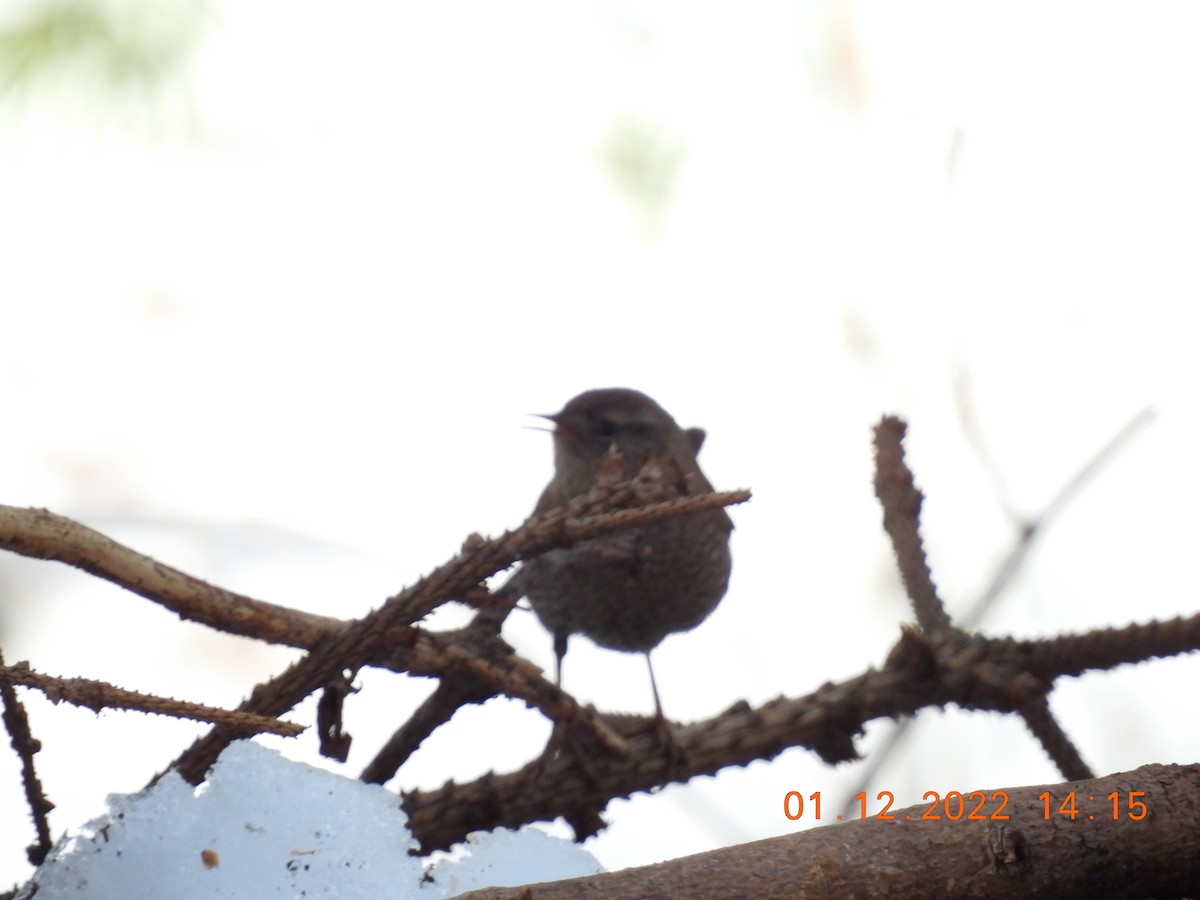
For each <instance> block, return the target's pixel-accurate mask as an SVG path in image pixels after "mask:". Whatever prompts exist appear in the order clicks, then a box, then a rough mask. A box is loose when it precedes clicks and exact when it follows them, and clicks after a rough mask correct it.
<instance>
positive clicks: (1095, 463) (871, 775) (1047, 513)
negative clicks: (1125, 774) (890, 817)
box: [843, 379, 1155, 813]
mask: <svg viewBox="0 0 1200 900" xmlns="http://www.w3.org/2000/svg"><path fill="white" fill-rule="evenodd" d="M959 385H960V386H959V412H960V415H961V417H962V423H963V431H964V432H965V433H966V434H967V438H968V440H969V441H970V442H971V445H972V446H973V447H974V448H975V452H976V453H977V454H978V456H979V458H980V459H981V460H982V461H983V462H984V464H985V466H986V467H987V469H988V471H989V472H990V473H991V475H992V479H993V481H995V482H996V484H997V491H998V495H999V497H1000V501H1001V504H1002V505H1003V506H1004V508H1005V509H1006V510H1007V511H1008V513H1009V517H1010V518H1012V520H1013V521H1014V522H1016V523H1018V526H1019V529H1018V535H1017V538H1016V541H1015V542H1014V543H1013V546H1012V548H1011V549H1010V550H1009V552H1008V554H1007V555H1006V556H1005V558H1004V560H1003V561H1002V562H1001V564H1000V565H999V567H998V568H997V570H996V574H995V575H994V576H993V578H992V580H991V582H990V583H989V584H988V586H987V588H986V589H985V590H984V592H983V593H982V594H981V595H980V596H979V599H977V600H976V601H975V603H974V604H972V606H971V608H970V609H969V610H968V611H967V612H966V613H965V614H964V615H963V616H962V628H963V629H964V630H966V631H970V630H973V629H974V628H975V627H976V626H977V625H978V624H979V623H980V622H981V621H982V620H983V618H984V616H985V615H986V614H987V611H988V610H989V609H990V608H991V606H992V604H993V603H994V602H995V601H996V599H997V598H998V597H999V596H1000V594H1001V593H1002V592H1003V591H1004V589H1005V588H1006V587H1008V585H1009V584H1010V583H1011V582H1012V579H1013V578H1014V577H1015V576H1016V574H1017V572H1018V571H1019V570H1020V568H1021V566H1022V564H1023V563H1024V562H1025V559H1026V558H1027V556H1028V554H1029V552H1030V551H1031V550H1032V548H1033V546H1034V543H1035V541H1036V539H1037V538H1038V537H1039V536H1040V535H1041V534H1043V533H1044V532H1045V530H1046V528H1047V527H1048V526H1049V525H1050V524H1051V523H1052V522H1053V521H1054V520H1055V519H1057V517H1058V516H1059V514H1061V513H1062V511H1063V510H1064V509H1066V508H1067V506H1068V505H1069V503H1070V501H1071V500H1073V499H1074V498H1075V497H1076V496H1077V495H1078V493H1079V492H1080V491H1081V490H1082V489H1083V488H1084V487H1086V486H1087V485H1088V483H1090V482H1091V481H1092V480H1093V479H1094V478H1095V477H1096V475H1097V474H1099V472H1100V470H1101V469H1102V468H1103V467H1104V466H1105V465H1107V464H1108V463H1110V462H1111V461H1112V460H1113V459H1114V458H1115V457H1116V455H1117V454H1118V453H1119V452H1120V451H1122V450H1124V449H1125V447H1127V446H1128V445H1129V442H1130V441H1132V440H1133V438H1134V437H1136V436H1137V435H1138V433H1140V432H1141V431H1142V430H1144V429H1145V428H1147V427H1148V426H1149V425H1150V424H1151V423H1152V422H1153V421H1154V415H1155V414H1154V410H1152V409H1150V408H1148V407H1147V408H1146V409H1143V410H1141V411H1140V412H1138V413H1137V415H1135V416H1134V417H1133V418H1132V419H1130V420H1129V422H1127V423H1126V424H1125V425H1124V427H1122V428H1121V430H1120V431H1118V432H1117V433H1116V434H1115V435H1113V436H1112V438H1110V439H1109V441H1108V443H1106V444H1105V445H1104V446H1103V447H1102V448H1100V450H1098V451H1097V452H1096V454H1095V455H1094V456H1093V457H1092V458H1091V459H1090V460H1089V461H1088V462H1087V463H1085V464H1084V465H1083V466H1082V467H1081V468H1080V469H1079V471H1078V472H1076V473H1075V475H1074V476H1072V477H1071V479H1070V480H1069V481H1068V482H1067V483H1066V484H1064V485H1063V486H1062V487H1061V488H1060V489H1059V490H1058V492H1057V493H1056V494H1055V495H1054V497H1053V498H1052V499H1051V500H1050V502H1049V503H1048V504H1046V506H1045V507H1044V508H1043V509H1042V511H1041V512H1040V513H1039V514H1038V515H1036V516H1035V517H1034V518H1033V519H1030V520H1027V521H1023V520H1021V519H1020V517H1018V516H1017V514H1016V513H1015V512H1014V511H1013V510H1012V508H1011V507H1010V505H1009V503H1008V500H1007V496H1006V492H1005V491H1003V490H1002V486H1003V479H1002V477H1001V473H1000V469H999V466H997V464H996V462H995V460H994V459H993V457H992V455H991V453H990V452H989V451H988V448H987V445H986V443H985V442H984V441H983V439H982V437H981V432H980V429H979V426H978V423H977V422H976V421H975V418H974V416H973V414H972V409H971V405H970V404H969V403H968V402H967V399H966V396H965V383H964V382H963V381H962V380H961V379H960V382H959ZM1026 722H1027V724H1029V725H1030V728H1031V730H1032V729H1033V728H1034V725H1033V723H1031V722H1029V720H1028V719H1027V720H1026ZM1045 724H1046V723H1045V722H1042V723H1040V725H1045ZM912 725H913V720H912V719H903V720H901V721H899V722H897V723H896V724H895V726H894V727H893V729H892V731H891V732H890V733H889V734H887V735H886V736H885V737H884V738H883V739H882V741H881V742H880V744H879V745H878V746H877V747H876V748H875V749H874V751H873V752H872V753H871V758H870V760H869V761H868V762H867V764H866V766H865V767H864V768H863V770H862V772H861V773H860V776H859V779H858V781H857V783H856V784H855V785H854V786H853V787H852V788H851V789H850V790H849V791H848V792H847V794H846V796H848V797H854V796H856V795H857V794H858V793H860V792H861V791H865V790H866V789H867V786H868V785H869V784H870V783H871V782H872V781H874V779H875V777H876V775H878V773H879V771H880V770H881V769H882V768H883V766H884V765H885V764H886V762H887V761H888V760H889V759H890V758H891V757H892V756H893V755H895V753H896V752H898V750H899V748H900V746H901V745H902V744H903V742H904V740H905V738H906V736H907V735H908V733H909V730H910V729H911V728H912ZM1054 728H1055V730H1056V731H1057V732H1058V734H1059V735H1061V740H1064V741H1067V743H1068V744H1069V740H1067V738H1066V735H1065V734H1064V733H1063V732H1062V730H1061V728H1058V726H1057V723H1055V724H1054ZM1035 733H1036V731H1035ZM1072 750H1074V748H1072ZM1070 755H1071V754H1064V756H1063V760H1064V763H1067V765H1068V768H1065V769H1063V768H1060V771H1061V772H1062V773H1063V777H1065V778H1072V777H1080V775H1079V774H1072V773H1083V772H1086V771H1088V769H1087V766H1086V765H1085V764H1084V763H1083V760H1082V758H1081V757H1080V756H1079V754H1078V751H1074V757H1075V759H1076V760H1077V761H1078V767H1077V766H1076V765H1075V764H1074V763H1070V762H1068V760H1069V758H1070ZM1055 756H1056V754H1055V752H1051V757H1052V758H1055ZM852 809H853V804H852V803H851V802H850V801H847V805H846V806H845V807H844V809H843V813H845V812H848V811H851V810H852Z"/></svg>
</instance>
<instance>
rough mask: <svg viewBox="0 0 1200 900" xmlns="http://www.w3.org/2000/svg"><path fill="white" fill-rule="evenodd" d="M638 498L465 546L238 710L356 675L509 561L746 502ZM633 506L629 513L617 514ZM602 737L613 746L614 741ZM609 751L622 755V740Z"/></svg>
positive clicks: (204, 743)
mask: <svg viewBox="0 0 1200 900" xmlns="http://www.w3.org/2000/svg"><path fill="white" fill-rule="evenodd" d="M637 495H638V485H637V484H636V483H635V482H623V483H621V484H618V485H616V486H614V487H611V488H596V489H593V490H592V491H590V492H589V493H588V494H587V495H586V496H584V497H581V498H577V500H573V501H571V502H570V503H568V504H567V505H566V506H563V507H559V508H558V509H554V510H551V511H550V512H548V513H544V514H542V515H540V516H535V517H533V518H531V519H529V520H528V521H526V522H525V523H524V524H523V525H521V526H520V527H518V528H516V529H514V530H513V531H509V532H506V533H505V534H503V535H501V536H500V537H498V538H495V539H493V540H490V541H488V540H484V539H482V538H474V539H471V540H468V542H467V545H466V546H465V547H464V548H463V551H462V552H461V553H460V554H459V555H458V556H456V557H455V558H454V559H452V560H450V561H449V562H447V563H445V564H444V565H442V566H440V567H439V568H437V569H435V570H434V571H433V572H432V573H430V574H429V575H427V576H426V577H424V578H422V579H421V580H420V581H418V582H417V583H416V584H414V585H413V586H411V587H409V588H406V589H405V590H403V591H401V592H400V593H399V594H396V595H395V596H394V597H391V598H389V599H388V600H387V602H386V603H384V604H383V606H381V607H380V608H379V609H378V610H376V611H375V612H372V613H370V614H369V615H367V616H366V617H364V618H362V619H359V620H356V621H355V622H352V623H351V624H350V625H349V626H347V627H345V628H343V629H341V630H340V631H339V632H337V633H336V634H333V635H330V636H329V637H327V638H324V639H322V640H320V641H318V642H317V643H316V644H315V645H314V646H313V647H312V649H311V651H310V652H309V654H308V655H307V656H305V657H304V658H303V659H301V660H299V661H298V662H296V663H294V664H293V665H292V666H290V667H289V668H288V669H286V670H285V671H284V672H282V673H281V674H280V675H278V676H276V677H275V678H273V679H271V680H270V681H268V682H265V683H264V684H261V685H259V686H258V687H256V688H255V689H254V692H253V693H252V694H251V696H250V698H249V699H248V700H246V701H245V702H244V703H242V705H241V706H240V707H239V708H240V709H242V710H243V711H245V712H255V713H258V714H260V715H280V714H282V713H284V712H286V711H287V710H289V709H291V708H292V707H293V706H295V705H296V704H297V703H299V702H300V701H301V700H303V699H304V698H305V697H307V696H308V695H309V694H310V693H312V692H313V691H315V690H316V689H317V688H319V687H320V686H321V685H322V684H323V683H325V682H326V681H328V680H329V679H330V678H332V677H333V675H334V674H335V673H337V672H338V671H341V670H342V669H357V668H359V667H360V666H361V665H364V664H366V663H368V662H369V661H370V660H372V659H373V658H375V657H376V656H378V655H379V653H380V651H381V650H382V649H384V648H385V647H386V646H387V638H388V635H389V633H390V632H391V629H393V628H394V627H395V626H402V625H411V624H412V623H413V622H415V621H416V620H417V619H420V618H421V617H423V616H425V615H427V614H428V613H430V612H431V611H432V610H434V609H435V608H436V607H437V606H438V605H440V604H441V603H444V602H446V601H447V600H449V599H453V598H454V597H457V596H459V595H461V594H464V593H466V592H469V591H471V590H472V589H473V588H475V587H476V586H477V585H478V584H479V583H480V582H482V581H483V580H484V579H486V578H488V577H489V576H491V575H493V574H495V573H496V572H498V571H500V570H501V569H504V568H507V567H508V566H510V565H512V564H513V563H514V562H517V561H519V560H523V559H528V558H530V557H532V556H536V555H537V554H539V553H543V552H545V551H546V550H550V549H552V548H555V547H564V546H570V545H572V544H575V543H578V542H579V541H584V540H588V539H590V538H593V537H596V536H598V535H601V534H605V533H607V532H609V531H613V530H616V529H619V528H626V527H630V526H632V525H640V524H644V523H647V522H653V521H659V520H661V519H666V518H671V517H673V516H677V515H684V514H687V513H695V512H699V511H701V510H704V509H714V508H717V507H721V506H727V505H729V504H731V503H741V502H744V501H746V500H748V499H749V498H750V493H749V491H732V492H727V493H722V494H702V495H699V496H696V497H680V498H677V499H674V500H667V501H663V502H661V503H652V504H648V505H644V506H638V505H636V504H637ZM630 505H632V508H622V507H629V506H630ZM601 736H602V737H606V738H607V739H608V740H610V741H611V738H612V736H611V735H603V734H601ZM233 738H234V735H233V733H232V732H230V731H229V730H228V729H225V728H221V727H219V726H218V727H217V728H215V729H214V730H213V731H211V732H209V734H207V735H205V736H204V737H202V738H200V739H199V740H198V741H196V743H194V744H193V745H192V746H191V747H190V748H188V749H187V750H186V751H184V753H183V754H182V755H181V756H180V757H179V759H177V760H176V761H175V763H174V768H176V769H177V770H178V771H179V772H180V774H181V775H183V777H184V778H185V779H187V780H188V781H190V782H192V783H194V784H197V783H199V782H200V781H201V779H203V777H204V774H205V772H207V771H208V768H209V766H211V765H212V763H213V762H214V761H215V760H216V758H217V756H218V755H219V754H220V752H221V750H223V749H224V748H225V746H226V745H227V744H228V743H229V742H230V741H231V740H232V739H233ZM612 749H613V750H614V751H616V752H620V749H621V744H620V742H616V743H615V745H614V746H613V747H612Z"/></svg>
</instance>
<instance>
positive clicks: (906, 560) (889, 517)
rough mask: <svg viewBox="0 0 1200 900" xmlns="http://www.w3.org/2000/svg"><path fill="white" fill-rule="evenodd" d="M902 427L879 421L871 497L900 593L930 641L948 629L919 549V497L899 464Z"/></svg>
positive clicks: (888, 420) (896, 421) (887, 418)
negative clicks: (875, 500) (880, 509)
mask: <svg viewBox="0 0 1200 900" xmlns="http://www.w3.org/2000/svg"><path fill="white" fill-rule="evenodd" d="M907 427H908V426H907V425H905V423H904V422H903V421H901V420H900V419H898V418H897V417H895V416H884V417H883V419H881V420H880V422H879V424H878V425H876V426H875V496H877V497H878V498H879V503H880V505H881V506H882V507H883V527H884V530H885V531H887V533H888V537H890V538H891V539H892V548H893V549H894V550H895V552H896V563H897V565H898V566H899V567H900V577H901V579H902V580H903V581H904V589H905V592H906V593H907V594H908V598H909V600H911V601H912V605H913V611H914V612H915V613H916V616H917V622H918V624H920V626H921V628H922V629H923V630H924V631H925V632H926V633H927V634H930V635H936V634H940V633H942V632H944V631H949V630H950V629H951V628H952V627H953V626H952V625H951V623H950V617H949V616H948V615H946V607H945V604H943V603H942V600H941V598H940V597H938V595H937V588H936V587H934V584H933V574H932V573H931V572H930V571H929V563H928V562H927V561H926V559H925V548H924V546H923V545H922V543H921V528H920V525H921V503H922V501H923V500H924V497H923V496H922V494H921V492H920V491H919V490H918V489H917V487H916V485H915V484H914V483H913V474H912V472H911V471H910V470H909V468H908V465H907V464H906V463H905V462H904V444H903V441H904V433H905V431H906V429H907Z"/></svg>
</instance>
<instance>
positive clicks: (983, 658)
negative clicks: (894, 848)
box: [404, 614, 1200, 852]
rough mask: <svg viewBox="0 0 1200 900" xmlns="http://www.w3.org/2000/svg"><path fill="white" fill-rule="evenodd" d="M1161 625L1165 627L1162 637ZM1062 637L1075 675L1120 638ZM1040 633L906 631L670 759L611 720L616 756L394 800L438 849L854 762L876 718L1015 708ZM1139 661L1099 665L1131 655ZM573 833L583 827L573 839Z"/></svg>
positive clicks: (657, 740)
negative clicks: (863, 661) (807, 757)
mask: <svg viewBox="0 0 1200 900" xmlns="http://www.w3.org/2000/svg"><path fill="white" fill-rule="evenodd" d="M1167 631H1169V632H1170V633H1169V635H1168V633H1167ZM1122 632H1123V633H1124V634H1125V635H1126V638H1127V643H1129V644H1130V645H1133V646H1139V647H1141V648H1143V650H1144V649H1145V648H1146V645H1147V640H1148V639H1149V638H1150V637H1157V638H1159V639H1161V640H1162V643H1163V644H1164V645H1178V644H1181V643H1183V638H1184V637H1186V638H1187V641H1188V646H1189V649H1198V648H1200V614H1198V615H1196V616H1193V617H1191V618H1189V619H1185V620H1175V621H1174V622H1173V623H1172V627H1171V628H1170V629H1168V630H1166V631H1164V629H1162V627H1161V625H1160V623H1153V622H1152V623H1149V624H1147V625H1130V626H1128V627H1127V628H1125V629H1122ZM1074 641H1075V642H1074V643H1071V641H1070V640H1069V639H1066V638H1056V639H1054V640H1053V642H1052V643H1054V645H1055V646H1056V647H1057V649H1058V651H1059V652H1061V653H1063V654H1064V658H1063V659H1060V660H1059V661H1060V663H1064V662H1065V660H1070V662H1067V663H1066V664H1067V665H1068V666H1069V667H1070V668H1071V669H1072V673H1073V674H1078V673H1080V672H1082V671H1084V670H1086V669H1090V668H1097V666H1094V665H1091V664H1089V663H1088V662H1087V661H1085V659H1084V656H1085V655H1086V653H1087V652H1088V651H1092V650H1096V651H1102V650H1108V649H1109V648H1110V647H1112V646H1115V645H1117V644H1120V643H1123V642H1120V641H1112V642H1104V643H1102V644H1100V645H1096V644H1095V642H1093V641H1091V635H1086V634H1085V635H1079V636H1077V637H1076V638H1075V639H1074ZM1049 643H1051V642H1049V641H1015V640H1012V639H998V640H989V639H985V638H977V639H974V640H972V641H971V642H970V643H968V644H967V645H959V644H957V643H956V642H955V643H951V644H949V645H942V644H939V643H937V642H935V641H931V640H930V639H929V638H928V637H927V636H925V635H923V634H922V633H920V632H918V631H915V630H912V629H906V630H905V631H904V632H903V635H902V637H901V640H900V641H899V642H898V643H897V644H896V646H895V647H894V648H893V650H892V651H891V653H890V654H889V656H888V661H887V663H886V664H885V666H884V667H883V669H880V670H875V669H871V670H869V671H867V672H864V673H863V674H861V675H859V676H857V677H855V678H851V679H849V680H847V681H843V682H841V683H840V684H836V685H835V684H826V685H824V686H823V687H821V688H819V689H818V690H817V691H815V692H813V693H811V694H809V695H807V696H804V697H798V698H794V699H785V698H780V699H778V700H773V701H771V702H769V703H766V704H764V705H762V706H760V707H757V708H750V707H748V706H738V707H734V708H733V709H730V710H728V711H726V712H724V713H722V714H721V715H718V716H716V717H714V718H711V719H708V720H705V721H703V722H698V723H695V724H692V725H685V726H675V727H674V728H673V735H674V738H675V742H676V744H677V745H678V746H677V753H676V754H675V755H676V757H677V759H675V761H674V764H673V765H670V766H668V761H669V760H668V754H667V752H666V748H664V747H663V745H662V740H661V735H660V733H659V732H658V731H657V730H656V729H654V728H653V727H651V726H650V722H651V720H648V719H647V720H642V727H641V729H640V730H639V731H636V732H634V731H633V730H632V729H631V728H630V727H629V726H628V725H617V724H616V721H617V720H616V719H615V718H614V717H606V718H608V720H609V721H610V722H613V723H614V727H617V728H618V730H620V731H621V732H622V734H623V735H624V737H625V739H626V741H627V742H628V744H629V748H630V752H629V754H628V755H627V756H624V757H610V756H606V755H603V754H596V755H595V757H594V758H590V759H589V760H588V765H587V767H586V769H587V771H586V772H583V771H581V770H580V768H579V767H578V766H577V765H576V764H575V762H574V760H573V759H572V758H571V757H570V756H569V755H568V756H567V757H565V758H563V757H559V758H556V759H554V760H552V761H550V762H548V763H547V762H535V763H530V764H529V765H527V766H525V767H524V768H522V769H520V770H518V771H516V772H512V773H510V774H506V775H496V774H488V775H486V776H484V777H483V778H481V779H478V780H476V781H474V782H470V783H468V784H461V785H459V784H448V785H446V786H445V787H442V788H439V789H438V790H434V791H428V792H426V791H414V792H412V793H409V794H407V795H406V796H405V800H404V807H405V810H406V812H407V813H408V817H409V824H410V827H411V828H412V830H413V834H414V835H415V836H416V837H417V839H418V840H419V841H420V842H421V848H422V852H429V851H432V850H436V849H444V848H446V847H448V846H450V845H451V844H453V843H455V842H457V841H460V840H462V839H463V838H464V837H465V836H466V835H467V834H468V833H469V832H471V831H475V830H479V829H486V828H493V827H496V826H497V825H500V826H508V827H515V826H518V825H521V824H525V823H527V822H534V821H542V820H552V819H554V818H556V817H558V816H565V817H566V818H567V819H568V820H569V821H595V819H596V816H597V814H598V813H599V812H600V811H601V810H603V809H604V808H605V806H606V805H607V804H608V802H609V801H610V800H611V799H614V798H617V797H626V796H629V795H630V794H632V793H634V792H636V791H649V790H652V789H653V788H656V787H659V786H661V785H664V784H669V783H671V782H672V781H677V782H686V781H688V780H689V779H691V778H693V777H695V776H697V775H711V774H714V773H716V772H717V771H718V770H720V769H722V768H724V767H725V766H731V765H733V766H741V765H746V764H748V763H750V762H753V761H755V760H759V759H771V758H773V757H775V756H776V755H778V754H779V753H780V752H782V751H783V750H785V749H787V748H789V747H795V746H802V747H807V748H809V749H811V750H813V751H815V752H816V753H818V754H819V755H820V756H821V758H822V759H823V760H825V761H826V762H829V763H836V762H841V761H844V760H848V759H853V758H855V750H854V746H853V743H852V738H853V736H855V735H857V734H859V733H861V731H862V730H863V727H864V726H865V724H866V723H867V722H868V721H870V720H871V719H875V718H898V717H901V716H908V715H912V714H914V713H916V712H917V711H918V710H921V709H923V708H925V707H941V706H945V705H947V704H949V703H954V704H957V705H959V706H961V707H963V708H965V709H972V710H995V711H998V712H1015V711H1020V710H1022V709H1025V708H1026V707H1028V706H1029V704H1030V703H1031V702H1032V701H1035V700H1038V699H1039V698H1041V697H1043V696H1044V694H1045V692H1046V690H1048V688H1049V686H1050V685H1051V684H1052V682H1053V680H1054V678H1055V677H1056V676H1058V675H1059V674H1061V671H1062V670H1061V668H1055V667H1053V666H1051V665H1050V662H1051V660H1052V657H1051V655H1050V654H1048V653H1047V652H1046V646H1047V644H1049ZM1142 658H1145V657H1144V655H1143V656H1136V655H1133V654H1129V655H1128V658H1126V659H1121V660H1114V659H1112V658H1111V657H1108V658H1107V661H1108V662H1109V663H1111V664H1114V665H1115V664H1117V663H1118V662H1136V661H1137V660H1138V659H1142ZM577 836H578V837H579V838H581V839H582V838H583V837H586V835H583V834H581V835H577Z"/></svg>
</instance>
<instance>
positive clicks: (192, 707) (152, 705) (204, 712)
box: [0, 663, 304, 737]
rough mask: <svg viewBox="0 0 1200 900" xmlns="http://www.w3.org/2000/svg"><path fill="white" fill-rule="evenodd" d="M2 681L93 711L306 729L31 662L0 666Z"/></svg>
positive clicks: (279, 730)
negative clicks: (50, 670) (53, 671)
mask: <svg viewBox="0 0 1200 900" xmlns="http://www.w3.org/2000/svg"><path fill="white" fill-rule="evenodd" d="M0 683H2V684H19V685H22V686H23V687H28V688H35V689H37V690H39V691H41V692H42V693H43V694H45V695H46V698H47V699H48V700H50V701H51V702H53V703H58V702H59V701H66V702H67V703H71V704H73V705H75V706H82V707H85V708H86V709H90V710H92V711H93V712H100V710H102V709H131V710H136V711H138V712H144V713H155V714H157V715H160V716H171V717H172V718H176V719H194V720H195V721H197V722H208V723H209V724H213V725H224V726H226V727H228V728H231V729H234V730H235V731H239V732H241V733H242V734H243V735H252V734H261V733H266V734H278V735H280V736H282V737H295V736H296V735H298V734H301V733H303V731H304V726H303V725H297V724H295V723H294V722H281V721H280V720H279V719H275V718H269V717H266V716H256V715H252V714H249V713H244V712H237V711H235V710H229V709H222V708H221V707H219V706H206V705H204V704H202V703H191V702H188V701H187V700H175V699H174V698H171V697H159V696H155V695H154V694H143V693H140V692H138V691H130V690H126V689H124V688H119V687H116V686H114V685H111V684H109V683H108V682H106V681H96V680H95V679H92V678H60V677H58V676H55V675H45V674H42V673H41V672H35V671H34V670H33V669H31V668H29V664H28V663H17V664H16V665H15V666H3V665H0Z"/></svg>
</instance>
